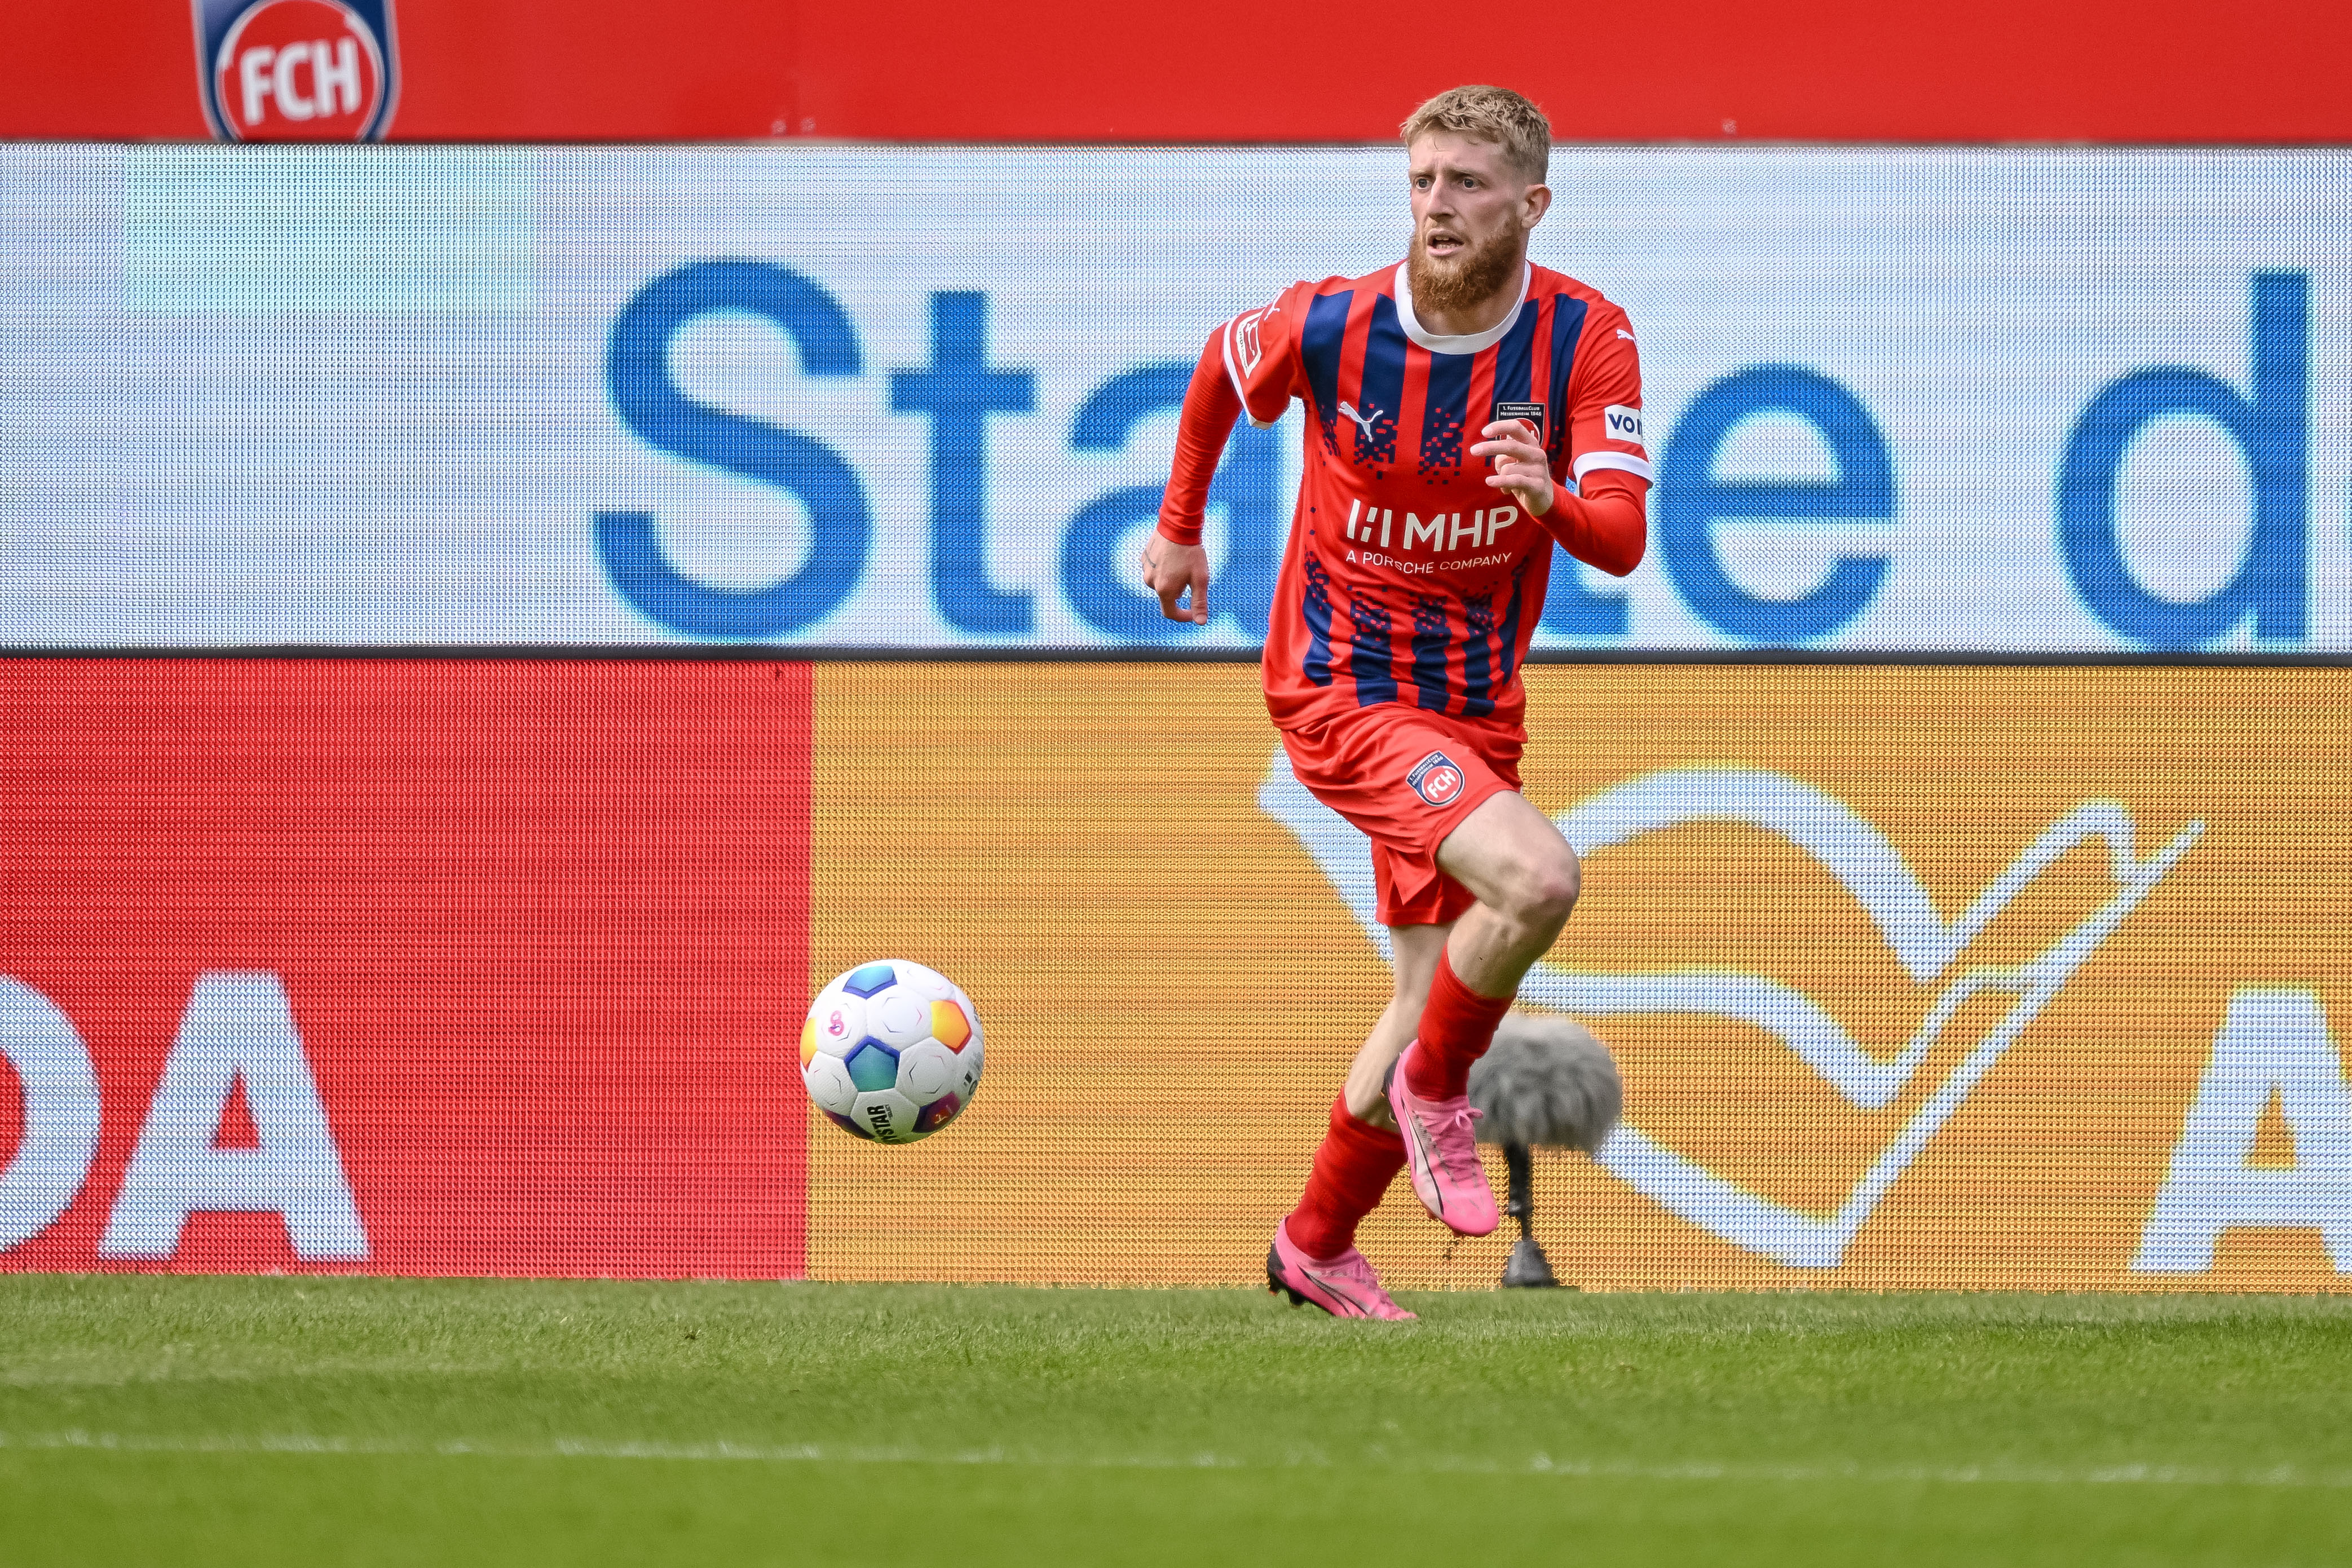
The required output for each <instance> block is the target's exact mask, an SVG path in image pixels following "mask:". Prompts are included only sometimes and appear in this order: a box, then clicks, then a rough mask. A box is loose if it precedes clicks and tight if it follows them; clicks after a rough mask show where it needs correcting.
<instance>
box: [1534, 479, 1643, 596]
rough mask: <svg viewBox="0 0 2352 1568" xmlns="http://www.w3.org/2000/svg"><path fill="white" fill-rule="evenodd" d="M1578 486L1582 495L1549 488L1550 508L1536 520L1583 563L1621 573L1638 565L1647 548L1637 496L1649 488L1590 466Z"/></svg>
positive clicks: (1617, 575) (1557, 487) (1606, 570)
mask: <svg viewBox="0 0 2352 1568" xmlns="http://www.w3.org/2000/svg"><path fill="white" fill-rule="evenodd" d="M1583 488H1584V494H1583V495H1581V496H1572V495H1570V494H1569V492H1568V490H1567V489H1566V488H1565V487H1564V486H1558V485H1555V486H1552V493H1551V510H1549V512H1546V513H1545V514H1544V515H1543V516H1542V517H1538V519H1536V520H1537V521H1538V522H1540V523H1541V524H1543V526H1544V528H1545V530H1546V531H1547V532H1549V534H1550V535H1551V537H1552V538H1556V539H1558V540H1559V548H1560V549H1564V550H1566V551H1567V552H1568V553H1569V554H1570V555H1572V556H1574V557H1575V558H1576V559H1579V560H1580V561H1582V562H1583V563H1584V564H1585V565H1587V566H1591V567H1598V568H1600V569H1601V570H1602V571H1605V572H1607V573H1608V574H1609V575H1610V576H1612V577H1623V576H1624V575H1625V574H1626V573H1627V572H1630V571H1632V570H1633V569H1634V568H1635V567H1637V566H1639V565H1641V564H1642V555H1643V551H1644V550H1645V549H1647V548H1648V542H1649V531H1650V530H1649V519H1648V517H1647V515H1646V513H1645V512H1644V510H1643V505H1642V496H1643V491H1645V490H1647V489H1648V488H1649V486H1647V485H1645V484H1643V482H1642V481H1641V480H1639V479H1636V478H1634V477H1633V476H1632V475H1630V474H1627V473H1624V472H1622V471H1621V470H1619V469H1614V468H1594V469H1591V470H1589V471H1588V472H1587V473H1586V474H1585V476H1584V486H1583Z"/></svg>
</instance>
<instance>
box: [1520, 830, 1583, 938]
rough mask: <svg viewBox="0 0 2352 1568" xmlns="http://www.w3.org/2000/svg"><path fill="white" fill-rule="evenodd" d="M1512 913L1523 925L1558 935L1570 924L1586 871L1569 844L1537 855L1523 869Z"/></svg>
mask: <svg viewBox="0 0 2352 1568" xmlns="http://www.w3.org/2000/svg"><path fill="white" fill-rule="evenodd" d="M1518 882H1519V885H1518V886H1517V888H1516V889H1515V890H1514V891H1515V893H1516V894H1517V896H1516V897H1515V898H1514V899H1513V901H1512V902H1513V907H1512V909H1511V910H1510V914H1511V915H1513V917H1515V918H1516V919H1517V920H1518V921H1519V923H1520V924H1522V925H1528V926H1530V927H1534V928H1536V929H1538V930H1540V929H1545V928H1549V929H1550V930H1552V931H1554V932H1557V931H1558V930H1559V928H1560V927H1561V926H1563V925H1567V924H1568V916H1569V914H1570V911H1572V910H1573V909H1575V907H1576V900H1577V895H1578V894H1580V893H1582V892H1583V891H1584V868H1583V867H1582V866H1581V865H1580V864H1579V863H1578V862H1577V859H1576V852H1575V851H1574V850H1571V849H1570V848H1569V847H1568V846H1567V845H1566V844H1565V843H1562V844H1557V845H1554V846H1552V847H1551V848H1549V849H1548V850H1546V851H1544V852H1540V853H1538V854H1537V855H1535V856H1533V857H1532V858H1531V859H1530V860H1529V861H1528V863H1527V864H1526V865H1525V866H1524V867H1523V868H1522V871H1521V875H1520V877H1519V879H1518Z"/></svg>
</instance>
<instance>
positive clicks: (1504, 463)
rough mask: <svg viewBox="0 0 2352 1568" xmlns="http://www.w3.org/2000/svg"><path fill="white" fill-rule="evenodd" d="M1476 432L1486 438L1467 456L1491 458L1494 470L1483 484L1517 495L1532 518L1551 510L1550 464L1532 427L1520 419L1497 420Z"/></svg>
mask: <svg viewBox="0 0 2352 1568" xmlns="http://www.w3.org/2000/svg"><path fill="white" fill-rule="evenodd" d="M1478 434H1481V435H1483V436H1485V437H1486V439H1485V440H1484V441H1481V442H1480V443H1478V444H1476V445H1475V446H1473V447H1472V448H1471V449H1470V455H1471V456H1473V457H1491V458H1493V459H1494V462H1495V471H1494V472H1493V473H1492V474H1489V475H1487V476H1486V483H1487V484H1488V485H1490V486H1494V487H1495V488H1496V489H1497V490H1508V491H1509V492H1510V493H1511V494H1512V495H1514V496H1517V497H1518V498H1519V501H1520V503H1521V504H1522V505H1524V506H1525V507H1527V509H1528V516H1529V517H1542V516H1543V515H1544V514H1545V513H1546V512H1549V511H1550V510H1551V465H1550V464H1549V463H1548V462H1546V461H1545V460H1544V450H1543V448H1542V447H1540V446H1538V445H1537V444H1536V432H1535V426H1533V425H1531V424H1529V423H1528V422H1527V421H1526V420H1523V419H1498V420H1496V422H1495V423H1492V424H1490V425H1488V426H1486V429H1484V430H1482V431H1480V432H1479V433H1478Z"/></svg>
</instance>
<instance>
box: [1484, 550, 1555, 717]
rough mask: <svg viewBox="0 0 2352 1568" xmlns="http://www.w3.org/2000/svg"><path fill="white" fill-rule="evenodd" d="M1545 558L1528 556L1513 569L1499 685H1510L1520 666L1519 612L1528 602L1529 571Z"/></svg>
mask: <svg viewBox="0 0 2352 1568" xmlns="http://www.w3.org/2000/svg"><path fill="white" fill-rule="evenodd" d="M1542 559H1544V558H1543V557H1542V556H1541V555H1531V556H1528V558H1527V559H1524V560H1522V561H1520V562H1519V564H1518V565H1517V566H1516V567H1514V568H1513V569H1512V570H1511V602H1510V606H1509V608H1507V610H1505V611H1504V612H1503V627H1502V631H1503V636H1502V646H1501V665H1500V668H1498V669H1497V670H1496V674H1495V685H1497V686H1504V685H1509V684H1510V680H1511V674H1512V672H1513V671H1514V670H1516V669H1517V667H1518V662H1517V661H1518V646H1519V613H1520V612H1521V611H1522V610H1523V609H1524V608H1525V607H1526V604H1527V591H1528V571H1529V570H1532V569H1533V568H1534V566H1535V564H1536V562H1538V561H1539V560H1542Z"/></svg>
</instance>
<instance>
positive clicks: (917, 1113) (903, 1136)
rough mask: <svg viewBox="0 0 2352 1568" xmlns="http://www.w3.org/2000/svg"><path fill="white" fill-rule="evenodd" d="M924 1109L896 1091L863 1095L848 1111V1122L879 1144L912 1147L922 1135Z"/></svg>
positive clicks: (885, 1090) (880, 1091)
mask: <svg viewBox="0 0 2352 1568" xmlns="http://www.w3.org/2000/svg"><path fill="white" fill-rule="evenodd" d="M922 1114H923V1111H922V1107H921V1106H919V1105H918V1104H916V1103H914V1102H913V1101H912V1100H909V1099H908V1098H907V1097H906V1096H905V1095H904V1094H901V1093H899V1092H898V1091H897V1090H896V1089H881V1090H877V1091H875V1092H872V1093H870V1094H860V1095H859V1096H858V1097H857V1098H856V1101H855V1102H853V1103H851V1105H850V1107H849V1119H850V1120H851V1121H853V1122H856V1123H857V1124H859V1125H861V1126H863V1127H864V1128H865V1129H866V1136H868V1137H870V1138H872V1139H873V1140H874V1141H875V1142H876V1143H877V1144H911V1143H913V1142H914V1141H915V1140H916V1139H917V1138H919V1137H921V1136H922V1135H923V1129H922V1128H921V1127H920V1125H919V1123H920V1121H921V1119H922Z"/></svg>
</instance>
